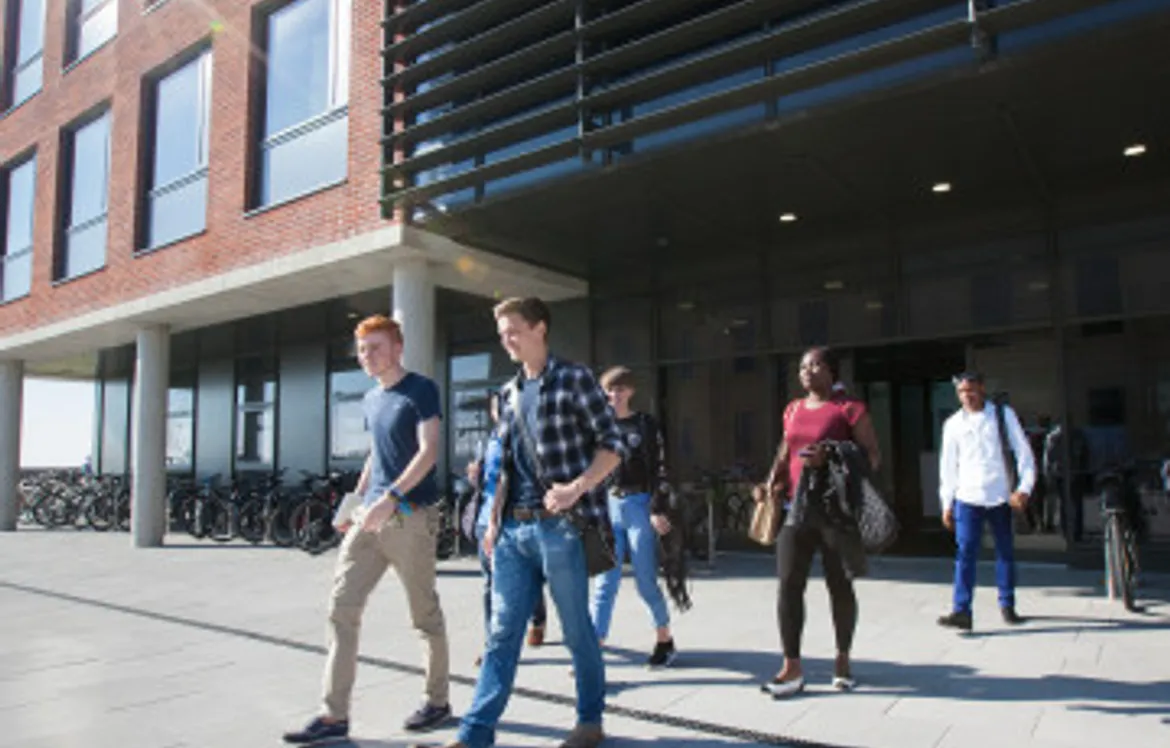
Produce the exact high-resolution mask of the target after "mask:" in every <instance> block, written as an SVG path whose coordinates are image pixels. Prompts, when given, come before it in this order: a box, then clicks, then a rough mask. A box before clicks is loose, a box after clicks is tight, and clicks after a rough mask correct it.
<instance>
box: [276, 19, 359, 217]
mask: <svg viewBox="0 0 1170 748" xmlns="http://www.w3.org/2000/svg"><path fill="white" fill-rule="evenodd" d="M267 40H268V70H267V77H266V81H267V93H266V104H265V111H264V141H263V143H262V144H261V159H260V168H261V179H260V196H259V197H260V202H261V204H270V203H274V202H280V201H282V200H287V199H289V198H292V197H295V196H297V195H299V194H303V193H305V192H308V191H310V190H312V189H314V188H316V187H321V186H324V185H328V184H331V183H334V182H337V181H340V180H341V179H344V178H345V174H346V153H347V152H346V144H347V142H348V130H349V127H348V110H347V104H348V101H349V60H350V52H349V44H350V0H295V2H292V3H289V4H288V5H286V6H284V7H283V8H281V9H280V10H278V11H276V12H275V13H273V14H271V15H270V16H269V17H268V36H267Z"/></svg>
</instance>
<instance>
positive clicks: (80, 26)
mask: <svg viewBox="0 0 1170 748" xmlns="http://www.w3.org/2000/svg"><path fill="white" fill-rule="evenodd" d="M71 10H72V14H71V16H72V17H71V28H70V35H71V39H72V47H73V54H71V55H70V56H69V59H70V61H76V60H80V59H82V58H84V57H85V56H86V55H89V54H90V53H92V52H93V51H94V50H96V49H97V48H98V47H101V46H102V45H103V44H105V43H106V42H108V41H109V40H110V39H113V38H114V34H116V33H117V31H118V2H117V0H74V2H73V5H72V8H71Z"/></svg>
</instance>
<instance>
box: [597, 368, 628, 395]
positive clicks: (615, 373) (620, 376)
mask: <svg viewBox="0 0 1170 748" xmlns="http://www.w3.org/2000/svg"><path fill="white" fill-rule="evenodd" d="M600 381H601V387H602V389H607V390H608V389H609V388H611V387H629V388H630V389H631V390H632V389H635V385H634V372H632V371H630V370H629V369H627V368H626V367H624V366H613V367H610V368H609V369H606V370H605V373H604V374H602V375H601V380H600Z"/></svg>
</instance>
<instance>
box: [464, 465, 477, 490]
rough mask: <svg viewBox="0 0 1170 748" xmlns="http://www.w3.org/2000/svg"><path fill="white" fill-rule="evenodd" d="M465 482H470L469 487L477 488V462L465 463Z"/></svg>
mask: <svg viewBox="0 0 1170 748" xmlns="http://www.w3.org/2000/svg"><path fill="white" fill-rule="evenodd" d="M467 480H469V481H471V485H473V486H475V487H476V488H479V460H472V461H471V462H469V463H467Z"/></svg>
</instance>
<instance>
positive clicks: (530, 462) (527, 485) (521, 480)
mask: <svg viewBox="0 0 1170 748" xmlns="http://www.w3.org/2000/svg"><path fill="white" fill-rule="evenodd" d="M539 402H540V380H539V379H526V380H524V385H523V388H522V389H521V392H520V404H519V412H518V413H516V414H515V416H514V417H519V418H523V419H524V420H525V422H526V423H527V425H528V433H529V434H531V435H532V439H533V441H535V440H536V439H537V438H538V437H537V435H538V434H539V433H540V424H539V423H538V422H537V417H536V416H537V413H538V407H537V406H538V404H539ZM512 435H513V437H512V464H511V465H510V466H509V468H510V470H511V476H510V480H509V482H508V505H509V506H513V507H526V508H532V507H538V506H540V505H541V504H543V503H544V488H543V487H542V486H541V483H540V478H539V477H538V476H539V474H538V473H537V470H536V461H535V459H534V458H535V455H530V454H528V447H527V443H526V442H525V440H524V437H522V436H521V435H520V429H519V428H514V429H513V430H512Z"/></svg>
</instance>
